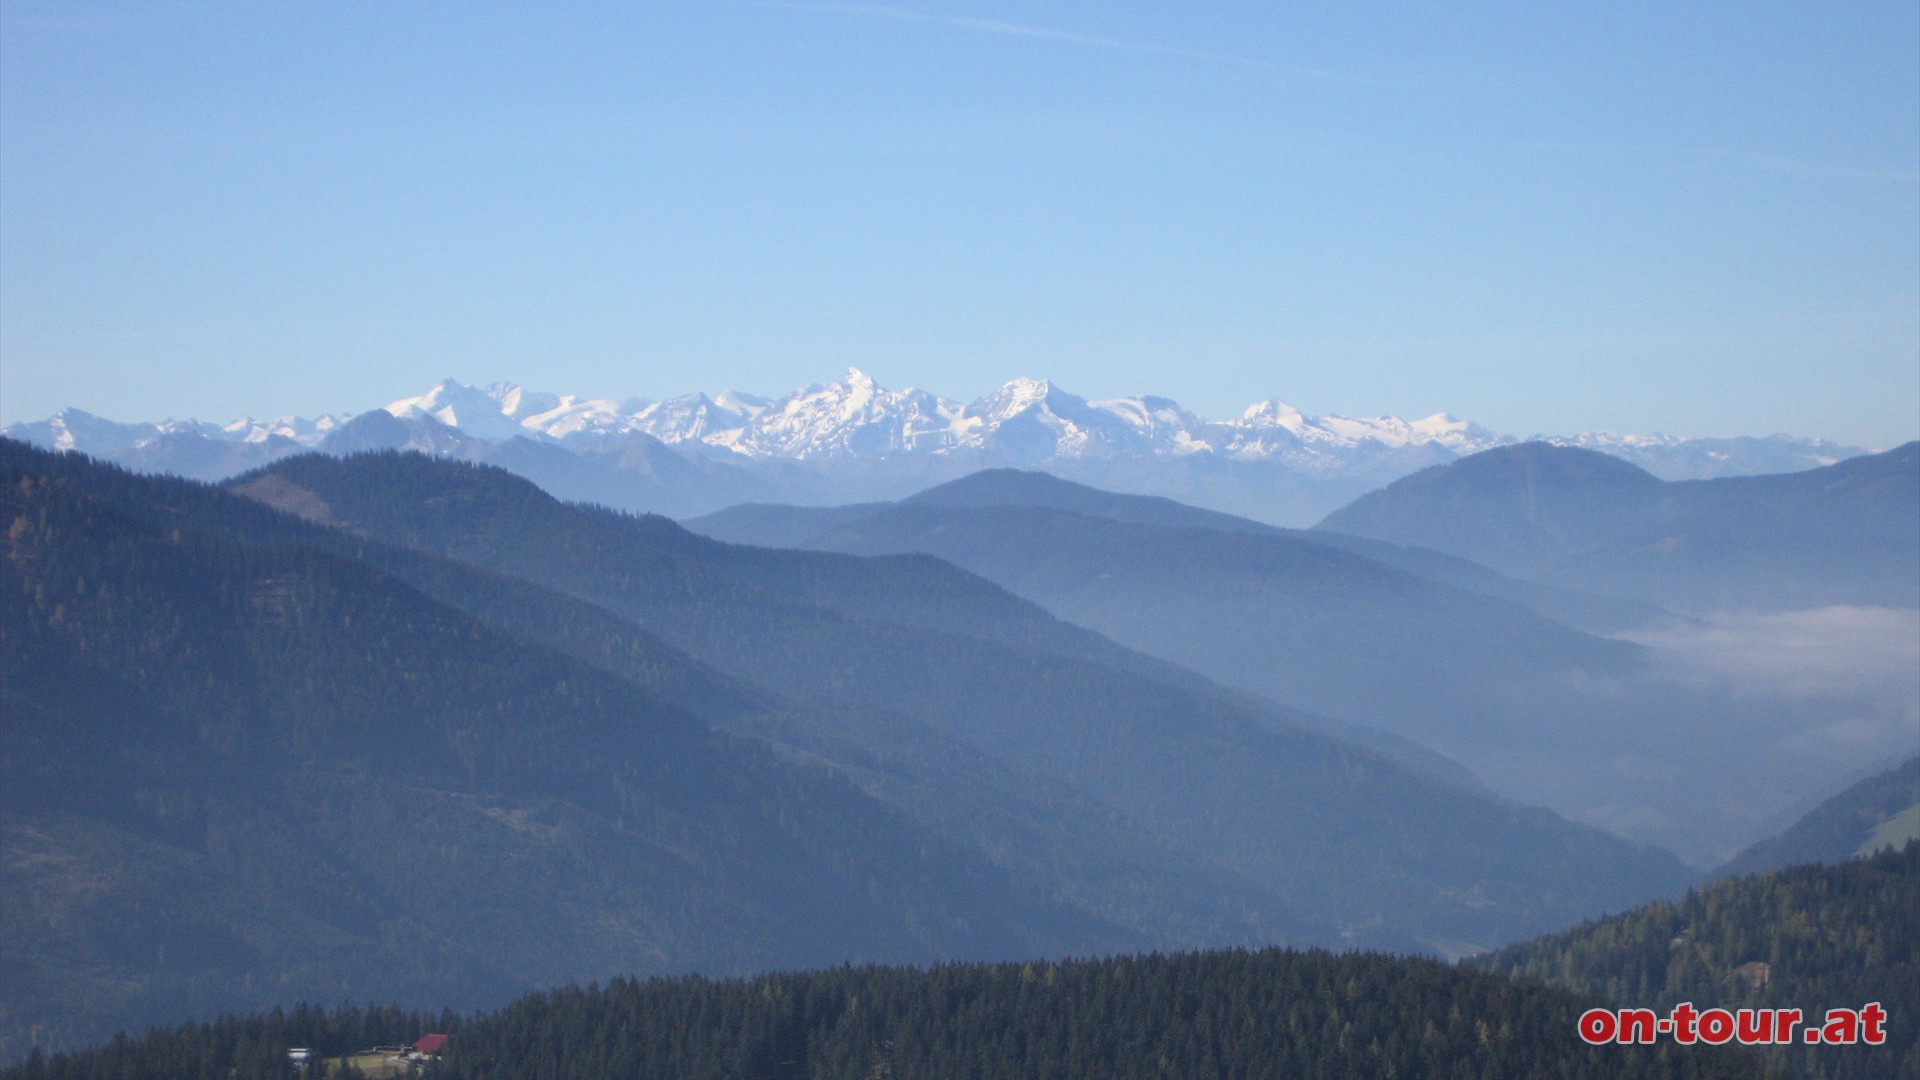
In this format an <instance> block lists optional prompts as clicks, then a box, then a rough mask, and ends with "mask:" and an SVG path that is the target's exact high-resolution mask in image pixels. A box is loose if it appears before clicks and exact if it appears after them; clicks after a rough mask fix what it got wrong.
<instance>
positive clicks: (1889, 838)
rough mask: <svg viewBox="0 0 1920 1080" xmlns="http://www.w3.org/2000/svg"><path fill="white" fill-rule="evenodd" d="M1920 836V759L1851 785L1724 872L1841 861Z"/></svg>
mask: <svg viewBox="0 0 1920 1080" xmlns="http://www.w3.org/2000/svg"><path fill="white" fill-rule="evenodd" d="M1916 837H1920V757H1915V758H1909V759H1908V760H1907V762H1906V764H1904V765H1901V766H1899V767H1898V768H1894V769H1889V770H1887V771H1886V772H1883V773H1880V774H1879V775H1877V776H1870V777H1868V778H1866V779H1865V780H1862V781H1860V782H1859V783H1857V784H1854V785H1853V786H1851V787H1849V788H1847V790H1845V791H1842V792H1840V793H1839V794H1837V795H1835V796H1834V797H1833V798H1831V799H1828V800H1826V801H1825V802H1823V803H1821V804H1820V805H1819V806H1816V807H1814V808H1813V809H1812V810H1810V811H1808V813H1807V815H1806V816H1805V817H1803V818H1801V819H1800V820H1799V821H1796V822H1794V823H1793V825H1792V826H1791V827H1789V828H1788V829H1787V830H1786V831H1785V832H1783V833H1781V834H1780V835H1779V836H1775V837H1771V838H1769V839H1766V840H1762V841H1760V842H1759V843H1757V844H1755V845H1753V846H1752V847H1750V848H1748V849H1746V850H1745V851H1742V852H1741V853H1740V854H1738V855H1735V856H1734V857H1733V858H1731V859H1729V860H1727V863H1726V865H1724V866H1722V867H1721V868H1720V870H1719V871H1718V872H1719V873H1720V874H1723V875H1727V874H1757V873H1761V872H1763V871H1767V870H1778V869H1780V868H1781V867H1785V866H1793V865H1796V864H1799V863H1814V862H1824V863H1835V862H1844V861H1846V860H1847V859H1851V858H1854V857H1855V856H1859V855H1869V854H1872V853H1873V852H1874V851H1876V850H1878V849H1880V848H1883V847H1899V846H1902V845H1904V844H1905V843H1906V842H1907V841H1908V840H1910V839H1914V838H1916Z"/></svg>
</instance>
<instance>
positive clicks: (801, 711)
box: [0, 444, 1403, 947]
mask: <svg viewBox="0 0 1920 1080" xmlns="http://www.w3.org/2000/svg"><path fill="white" fill-rule="evenodd" d="M0 446H4V447H5V448H7V449H10V450H13V451H18V452H20V456H21V457H22V458H23V459H26V460H29V461H31V462H32V464H33V467H34V468H36V469H38V470H39V471H41V472H42V473H43V474H47V475H52V476H55V477H57V478H58V479H60V480H61V481H63V482H65V483H69V484H72V485H75V486H76V487H78V488H81V489H83V490H85V491H86V492H88V493H90V494H93V495H95V496H96V497H100V498H103V499H107V500H111V501H115V502H118V503H122V504H127V505H132V506H134V507H136V508H137V509H138V510H139V511H140V512H142V513H144V514H146V515H148V516H151V517H154V518H158V519H162V520H166V521H169V522H171V523H173V524H175V525H176V526H183V527H189V528H193V529H196V530H199V531H202V532H205V533H208V534H211V535H217V536H221V537H225V538H228V539H233V540H238V541H242V542H245V543H248V544H255V545H272V546H287V545H297V546H301V547H308V548H315V549H318V550H323V551H327V552H331V553H333V554H335V555H338V556H340V557H343V558H346V559H350V560H353V561H355V562H358V563H361V564H364V565H367V566H370V567H373V568H376V569H377V570H379V571H380V572H382V573H385V574H390V575H392V576H393V577H395V578H396V579H398V580H401V581H404V582H406V583H407V584H408V585H411V586H413V587H414V588H417V589H419V590H420V591H421V592H422V593H424V594H426V595H428V596H431V597H433V598H434V599H436V600H438V601H440V602H442V603H445V604H448V605H450V606H452V607H454V608H457V609H459V610H460V611H463V612H465V613H467V614H468V615H471V616H473V617H475V618H478V619H480V620H482V621H484V622H486V623H487V624H488V625H490V626H492V627H494V628H497V629H499V630H502V631H504V632H506V633H508V634H511V635H513V636H515V637H517V638H520V639H521V640H524V641H530V642H537V643H540V644H542V645H546V646H550V647H552V648H554V649H556V650H558V651H560V652H562V653H565V654H567V655H569V656H572V657H574V658H575V659H578V660H580V661H583V662H585V663H587V664H590V665H593V666H594V667H597V668H600V669H601V670H604V671H606V672H609V673H611V674H613V675H616V676H619V677H621V678H623V679H626V680H628V681H630V682H632V683H634V684H636V685H639V686H642V687H645V688H647V689H649V690H651V691H653V692H654V693H656V694H658V695H659V696H660V697H661V698H662V699H664V700H665V701H668V702H670V703H672V704H674V705H677V706H679V707H681V708H683V709H685V710H687V711H688V712H690V713H691V714H693V715H694V716H696V717H697V718H699V719H700V720H702V721H704V722H706V723H708V724H711V725H713V726H715V727H717V728H720V729H722V730H726V731H733V732H739V733H742V734H747V735H752V736H754V737H756V738H758V739H764V740H766V741H768V742H770V743H773V744H774V745H775V746H776V747H778V748H780V750H781V752H782V753H784V754H788V755H791V756H795V757H798V758H799V759H801V760H805V761H808V762H811V763H814V764H817V765H821V766H824V767H828V768H831V769H833V770H834V771H836V772H838V773H839V774H840V775H842V776H844V777H846V778H847V779H848V780H849V781H850V782H852V783H853V784H854V785H855V786H857V787H858V788H859V789H860V790H861V791H863V792H865V793H866V794H868V795H871V796H872V797H874V798H877V799H879V800H881V801H882V802H884V803H886V804H887V805H890V806H893V807H895V808H897V809H899V810H900V811H902V812H904V813H906V814H908V815H909V816H911V817H912V818H913V819H914V820H915V821H917V822H919V823H920V824H921V825H923V826H925V827H926V828H929V829H931V830H933V831H934V832H936V833H937V834H939V835H941V836H943V837H945V838H947V839H948V840H950V841H951V842H953V843H956V844H959V845H960V846H962V847H965V848H967V849H970V850H973V851H978V852H981V853H984V854H986V855H987V856H988V858H989V859H990V860H991V861H992V862H993V863H994V864H995V865H996V866H998V867H1000V868H1002V869H1003V870H1005V871H1006V872H1007V873H1008V874H1010V875H1011V877H1012V878H1013V880H1014V881H1015V882H1016V883H1017V884H1018V885H1019V886H1020V887H1021V888H1023V889H1025V890H1027V891H1028V892H1033V893H1038V894H1040V895H1044V896H1047V897H1050V898H1052V899H1053V901H1055V902H1056V903H1059V904H1061V905H1064V906H1066V907H1069V908H1072V909H1075V910H1078V911H1081V912H1085V913H1087V914H1089V915H1090V916H1091V917H1092V918H1093V920H1094V922H1095V923H1101V922H1111V923H1114V924H1117V925H1119V926H1122V927H1124V928H1125V929H1126V931H1127V934H1128V935H1129V936H1128V938H1127V940H1133V941H1138V942H1142V943H1150V944H1153V945H1155V946H1157V947H1182V946H1184V947H1194V946H1200V945H1217V944H1259V943H1271V942H1283V941H1310V942H1331V941H1335V940H1339V938H1338V933H1337V931H1336V929H1335V928H1334V927H1333V926H1331V925H1330V924H1327V923H1325V922H1323V921H1319V920H1314V919H1311V918H1308V917H1306V916H1304V915H1302V914H1301V913H1300V912H1299V911H1297V910H1296V909H1295V908H1294V906H1293V905H1291V904H1289V903H1288V902H1287V901H1285V900H1284V899H1282V898H1280V897H1279V896H1277V895H1275V894H1274V893H1273V892H1271V891H1270V890H1267V889H1263V888H1262V887H1260V886H1258V885H1256V884H1254V883H1253V882H1251V881H1249V880H1247V879H1246V878H1244V877H1243V876H1240V875H1236V874H1233V873H1232V872H1230V871H1228V870H1226V869H1224V868H1222V867H1220V866H1219V865H1217V864H1215V863H1212V862H1211V861H1209V860H1207V859H1205V858H1204V857H1202V856H1199V855H1196V854H1194V853H1192V852H1189V851H1184V850H1180V849H1176V848H1172V847H1170V846H1168V845H1167V844H1165V843H1164V842H1162V841H1159V840H1157V839H1156V838H1155V837H1153V836H1152V835H1151V834H1149V833H1148V832H1147V831H1146V830H1144V829H1143V828H1141V827H1140V826H1139V825H1138V824H1136V823H1134V822H1132V821H1130V820H1128V819H1127V817H1126V816H1125V815H1124V814H1121V813H1119V812H1118V811H1117V810H1115V809H1114V808H1112V807H1111V806H1108V805H1106V804H1104V803H1102V802H1100V801H1099V800H1096V799H1093V798H1091V797H1089V796H1088V795H1086V794H1085V793H1084V792H1080V791H1077V790H1074V789H1073V788H1071V787H1070V786H1068V785H1065V784H1062V783H1061V782H1059V781H1058V780H1057V779H1054V778H1051V777H1046V776H1044V775H1035V774H1032V773H1031V772H1029V771H1026V770H1022V769H1020V768H1018V767H1017V766H1015V765H1014V764H1012V763H1009V762H1007V761H1004V760H1002V759H1000V758H999V757H997V756H995V755H992V754H989V753H985V752H983V751H980V750H977V749H975V748H973V747H970V746H968V745H967V744H965V743H962V742H960V741H958V740H955V739H953V738H952V737H950V736H945V735H942V734H941V733H939V732H938V731H935V730H933V729H931V728H929V727H928V726H927V725H925V724H922V723H918V722H916V721H914V720H912V719H911V718H909V717H906V716H902V715H900V714H898V713H890V712H884V711H880V710H874V709H869V708H855V707H850V706H847V705H845V704H838V705H836V706H834V707H833V708H832V709H830V710H828V709H822V708H820V707H817V706H812V705H808V704H805V703H802V702H799V701H795V700H793V699H791V698H787V697H784V696H782V695H780V694H778V693H776V692H774V691H772V690H770V689H768V688H766V687H763V686H758V685H754V684H752V683H749V682H744V681H742V680H739V679H737V678H733V677H730V676H726V675H723V674H721V673H720V672H717V671H715V670H713V669H711V668H708V667H706V666H704V665H702V664H700V663H698V662H697V661H695V660H694V659H693V658H691V657H689V656H687V655H686V654H685V653H683V652H681V651H680V650H678V649H675V648H674V647H672V646H670V645H668V644H667V643H666V642H664V641H661V640H660V639H659V638H658V637H656V636H654V635H652V634H650V633H648V632H647V631H645V630H643V629H641V628H640V627H638V626H636V625H634V624H633V623H631V622H628V621H625V620H622V619H619V618H617V617H615V616H613V615H611V614H609V613H608V612H606V611H605V610H603V609H601V608H599V607H596V606H594V605H591V604H588V603H585V602H583V601H580V600H578V599H575V598H572V597H568V596H564V595H561V594H558V593H554V592H551V591H549V590H545V589H542V588H539V587H538V586H534V585H531V584H529V583H527V582H523V581H520V580H518V579H513V578H508V577H504V576H502V575H498V574H494V573H490V572H487V571H483V570H480V569H477V568H474V567H471V566H468V565H466V564H463V563H458V562H454V561H451V560H447V559H443V558H438V557H435V556H430V555H426V554H422V553H419V552H415V551H411V550H407V549H404V548H399V547H394V546H392V545H387V544H382V543H379V542H377V541H373V540H369V539H367V538H366V537H364V536H355V535H353V534H350V533H347V532H344V531H342V530H339V529H336V528H330V527H325V526H321V525H316V524H310V523H308V522H306V521H304V520H302V519H299V518H295V517H291V516H288V515H286V514H281V513H276V512H274V511H272V510H269V509H267V508H266V507H265V506H263V505H260V504H259V503H258V502H256V501H254V500H260V501H261V502H275V501H281V502H291V503H292V504H294V505H299V506H300V508H301V509H304V510H306V511H308V512H310V513H312V512H314V511H315V510H316V507H315V506H314V505H311V504H305V505H302V504H300V500H299V497H298V494H297V493H296V492H294V491H293V490H292V489H290V488H287V487H284V486H281V487H278V488H276V486H275V484H276V478H274V477H271V476H262V477H258V478H254V479H253V480H251V481H249V482H247V483H246V484H244V485H243V487H244V489H245V491H246V492H247V494H248V495H249V496H251V498H250V499H239V498H235V497H233V496H232V495H229V494H226V493H224V492H221V491H219V490H216V489H210V488H207V487H205V486H203V485H199V484H195V483H189V482H182V481H177V480H166V479H155V478H143V477H134V476H130V475H128V474H125V473H123V472H120V471H119V470H117V469H110V468H100V467H98V466H95V465H93V464H91V463H88V462H86V461H85V460H84V459H77V458H73V457H59V456H50V455H46V454H41V453H36V452H32V451H24V448H20V447H18V445H17V444H0ZM319 516H321V517H324V516H325V515H324V513H322V514H320V515H319ZM1082 636H1084V637H1086V638H1089V639H1093V640H1096V641H1097V640H1098V639H1095V638H1093V635H1088V634H1083V635H1082ZM1107 647H1108V648H1111V646H1110V645H1109V646H1107ZM1383 941H1392V942H1394V943H1400V942H1402V941H1403V939H1400V938H1389V939H1383Z"/></svg>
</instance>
